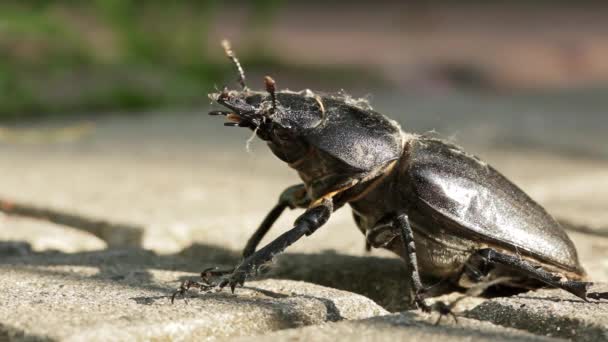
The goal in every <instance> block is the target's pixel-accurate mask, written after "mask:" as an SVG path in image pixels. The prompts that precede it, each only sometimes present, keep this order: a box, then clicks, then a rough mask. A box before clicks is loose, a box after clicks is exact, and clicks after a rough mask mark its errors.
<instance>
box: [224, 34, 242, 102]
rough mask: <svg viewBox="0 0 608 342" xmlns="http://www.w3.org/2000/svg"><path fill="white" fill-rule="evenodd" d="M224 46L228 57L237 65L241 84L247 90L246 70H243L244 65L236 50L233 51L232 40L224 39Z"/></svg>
mask: <svg viewBox="0 0 608 342" xmlns="http://www.w3.org/2000/svg"><path fill="white" fill-rule="evenodd" d="M222 47H223V48H224V52H225V53H226V56H227V57H228V59H230V60H231V61H232V63H234V65H235V66H236V70H237V71H238V73H239V84H240V85H241V87H242V88H243V90H246V89H247V85H246V84H245V71H244V70H243V67H242V66H241V63H240V62H239V60H238V59H237V58H236V55H235V54H234V51H232V47H231V46H230V41H228V40H227V39H224V40H222Z"/></svg>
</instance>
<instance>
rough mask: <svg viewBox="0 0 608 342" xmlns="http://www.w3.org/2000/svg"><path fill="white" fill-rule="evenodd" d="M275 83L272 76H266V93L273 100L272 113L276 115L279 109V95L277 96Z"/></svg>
mask: <svg viewBox="0 0 608 342" xmlns="http://www.w3.org/2000/svg"><path fill="white" fill-rule="evenodd" d="M275 84H276V83H275V82H274V80H273V79H272V77H270V76H264V85H265V86H266V91H267V92H268V93H269V94H270V99H271V100H272V113H274V112H275V111H276V109H277V94H276V90H277V89H276V86H275Z"/></svg>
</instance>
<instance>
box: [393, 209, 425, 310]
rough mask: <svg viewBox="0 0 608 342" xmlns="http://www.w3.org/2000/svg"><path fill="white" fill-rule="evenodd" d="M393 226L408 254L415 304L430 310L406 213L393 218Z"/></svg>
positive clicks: (412, 233)
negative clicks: (397, 231)
mask: <svg viewBox="0 0 608 342" xmlns="http://www.w3.org/2000/svg"><path fill="white" fill-rule="evenodd" d="M393 227H394V228H396V229H398V230H399V232H400V234H401V240H402V241H403V245H404V246H405V252H406V254H407V256H408V258H407V262H408V270H409V272H410V281H411V284H412V286H413V287H414V300H415V302H416V305H417V306H418V307H419V308H420V309H422V311H425V312H430V311H431V307H430V306H429V305H428V304H427V303H426V300H425V299H424V296H422V292H423V291H424V286H423V285H422V281H421V280H420V272H418V259H417V257H416V244H415V243H414V232H413V230H412V226H411V225H410V220H409V218H408V216H407V215H406V214H400V215H398V216H397V217H395V219H394V220H393Z"/></svg>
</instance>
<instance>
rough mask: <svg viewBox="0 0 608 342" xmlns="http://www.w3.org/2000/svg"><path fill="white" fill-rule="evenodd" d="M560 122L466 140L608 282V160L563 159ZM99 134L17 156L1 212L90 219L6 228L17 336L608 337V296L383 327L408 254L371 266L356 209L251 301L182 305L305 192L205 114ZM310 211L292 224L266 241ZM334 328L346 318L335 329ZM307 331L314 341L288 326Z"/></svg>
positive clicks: (33, 147) (403, 299)
mask: <svg viewBox="0 0 608 342" xmlns="http://www.w3.org/2000/svg"><path fill="white" fill-rule="evenodd" d="M382 105H384V106H389V107H390V104H389V103H387V102H384V104H382V103H381V106H382ZM427 110H430V109H427ZM446 110H447V109H446ZM423 112H424V111H423ZM408 115H409V114H408ZM463 117H466V115H465V114H463ZM398 118H399V120H400V121H402V122H403V121H405V120H406V119H407V117H403V116H402V117H398ZM487 120H490V119H487ZM601 120H604V119H601ZM453 121H458V120H456V119H454V120H453ZM497 122H500V119H497ZM544 122H547V123H548V124H547V125H548V127H546V128H545V131H544V133H543V134H544V135H542V136H541V137H535V139H540V141H542V143H541V144H532V145H531V146H528V145H526V146H519V147H515V146H513V145H510V144H508V143H505V144H495V143H493V142H492V140H491V139H490V138H488V137H485V138H484V135H483V134H477V135H475V134H471V135H469V134H464V136H465V137H466V138H464V139H463V140H462V141H461V142H462V144H463V145H465V147H466V148H467V149H468V150H470V151H472V152H474V153H476V154H478V155H480V156H482V157H483V158H484V159H486V160H487V161H488V162H490V163H491V164H493V165H494V166H495V167H496V168H497V169H499V170H501V171H503V172H504V173H505V174H506V175H507V176H508V177H510V178H511V179H513V180H514V181H515V182H516V183H517V184H519V185H520V186H521V187H522V188H523V189H525V190H526V191H527V192H529V193H530V195H531V196H532V197H534V198H536V199H537V200H538V201H539V202H540V203H542V204H543V205H545V206H546V207H547V208H548V210H549V211H550V212H551V213H552V214H554V215H555V216H556V217H558V218H559V219H561V220H563V221H564V222H568V224H569V226H570V228H571V230H569V234H570V236H571V237H572V239H573V241H574V242H575V244H576V246H577V248H578V251H579V254H580V257H581V261H582V263H583V265H584V266H585V268H586V269H587V271H588V273H589V276H590V278H591V279H592V280H594V281H597V282H600V283H601V282H608V237H607V236H608V217H607V216H606V210H605V209H606V207H605V205H606V203H608V192H607V191H606V189H608V187H606V185H607V184H608V160H606V159H604V158H603V154H602V153H605V151H599V152H598V151H595V150H589V151H587V152H588V153H587V152H586V153H581V154H577V153H573V152H572V151H567V152H564V153H557V152H556V151H560V148H561V147H560V146H562V145H560V144H561V142H560V143H558V144H553V145H551V144H552V140H551V136H550V135H551V134H550V132H551V130H550V128H551V123H552V122H553V121H552V120H551V118H550V117H548V118H546V121H544ZM92 123H93V125H94V130H93V131H92V132H91V134H90V135H87V136H84V137H82V138H80V139H79V140H78V141H75V142H72V143H65V142H64V143H61V142H57V143H56V142H53V141H48V142H45V143H39V144H8V143H0V155H1V156H2V159H1V161H0V162H1V169H0V175H1V177H0V199H9V200H11V201H15V202H18V203H27V204H32V205H35V206H37V207H40V208H52V209H53V210H58V211H61V212H63V213H65V214H69V215H73V217H77V218H78V217H81V218H86V219H87V220H89V221H86V222H89V223H90V224H89V223H87V224H82V222H85V221H83V220H80V221H78V220H77V222H80V223H81V224H74V225H73V226H72V227H67V226H65V225H63V224H61V223H62V222H58V221H57V220H53V219H52V218H49V220H50V221H53V222H54V223H53V222H50V221H49V220H39V219H38V220H34V219H28V218H22V217H16V216H7V215H3V214H0V241H1V243H0V268H1V270H0V340H1V339H2V338H9V337H10V338H13V337H14V338H15V339H17V340H20V339H34V340H45V339H48V340H90V339H98V340H120V339H122V340H127V339H139V340H149V339H159V340H185V339H221V338H224V337H230V336H231V337H237V336H250V335H256V336H265V335H264V334H268V333H271V332H273V331H277V330H284V331H280V332H276V335H275V333H273V334H271V335H267V337H269V338H276V339H278V340H286V339H296V340H297V339H304V337H310V338H311V339H312V338H319V339H326V340H327V339H333V338H334V337H335V338H338V339H349V340H350V339H355V340H356V339H363V337H364V336H371V335H374V336H380V337H378V339H379V340H382V339H389V338H400V339H406V337H407V336H412V339H414V337H418V338H425V339H431V340H440V339H444V338H451V339H454V340H476V339H481V340H483V339H486V340H489V339H497V340H520V339H541V338H544V337H545V336H547V335H550V336H554V337H564V338H572V339H580V340H601V339H602V338H606V332H607V331H608V322H607V321H606V317H605V314H606V312H607V311H606V310H607V308H608V306H607V305H608V302H607V301H606V300H604V301H603V302H602V303H595V302H594V303H581V302H580V301H578V300H574V299H573V298H572V297H571V296H569V295H567V294H564V293H561V292H559V291H553V290H551V291H544V290H543V291H537V292H532V293H524V294H521V295H519V296H516V297H512V298H498V299H491V300H477V301H472V302H469V303H465V301H463V303H462V304H463V305H462V307H460V306H459V307H458V308H457V310H456V311H458V312H460V313H461V314H463V315H467V316H468V317H469V319H461V321H462V323H461V324H459V325H454V324H453V323H451V322H450V321H449V320H444V324H445V326H444V324H442V326H440V327H434V326H432V324H430V323H429V322H431V323H432V322H434V320H435V319H436V316H434V317H426V316H425V315H421V314H420V315H419V314H416V313H411V312H407V313H403V314H402V315H401V316H399V315H397V316H390V317H377V318H374V317H376V316H382V315H385V314H387V313H388V312H389V311H392V312H394V311H402V310H405V309H409V308H411V304H410V303H409V298H408V293H409V288H408V284H407V283H406V282H405V281H403V279H404V278H405V272H404V266H403V264H402V262H401V261H400V260H398V259H396V258H395V257H394V256H393V255H391V254H390V253H387V252H384V251H381V250H374V251H372V253H371V254H367V253H365V252H364V241H363V237H362V236H361V234H360V232H358V230H357V229H356V228H355V227H354V224H353V222H352V218H351V214H350V211H349V210H348V208H344V209H342V210H340V211H338V212H337V213H336V214H335V215H334V216H333V217H332V219H331V221H330V222H329V223H328V224H327V225H326V226H325V227H323V228H322V229H320V230H319V231H318V232H316V233H315V234H314V235H312V236H310V237H306V238H304V239H303V240H302V241H300V242H298V243H297V244H295V245H294V246H293V247H292V248H290V249H289V250H288V251H287V253H285V254H284V255H282V256H281V257H278V258H276V262H275V263H274V264H273V265H272V266H273V267H271V269H270V271H269V273H267V274H265V275H264V276H263V277H262V280H259V281H255V282H253V281H252V282H249V283H247V284H246V285H247V288H245V289H240V291H238V292H237V294H236V295H231V294H229V293H220V294H207V295H198V294H197V293H196V291H191V292H189V294H188V296H189V298H188V303H189V304H185V303H184V302H183V301H182V300H178V301H177V302H176V303H175V304H174V305H170V304H169V301H168V298H167V296H168V295H169V294H170V293H172V291H174V289H175V288H176V287H177V286H178V285H179V283H180V282H181V281H182V280H184V279H186V278H196V276H197V274H198V272H200V271H201V270H202V269H204V268H206V267H211V266H219V267H226V268H228V267H232V266H234V265H235V264H236V263H237V262H238V261H239V255H240V250H241V248H242V247H243V246H244V244H245V242H246V240H247V238H248V237H249V235H250V234H251V233H252V232H253V230H254V229H255V227H256V226H257V225H258V223H259V221H260V220H261V218H262V217H263V216H264V215H265V213H266V211H267V210H268V209H269V208H270V207H271V206H272V205H273V204H274V202H275V201H276V198H277V196H278V194H279V193H280V192H281V190H282V189H283V188H285V187H286V186H288V185H291V184H295V183H297V182H298V179H297V178H296V175H295V174H294V173H293V172H292V170H290V169H289V168H287V167H285V166H284V165H283V164H282V163H281V162H279V161H278V160H276V159H275V158H274V157H273V156H271V155H270V153H269V152H268V151H267V150H266V147H265V146H264V145H263V144H262V143H259V142H254V143H253V144H252V146H251V148H252V151H251V152H247V151H246V149H245V141H246V140H247V138H248V137H249V134H250V133H249V132H244V131H243V130H239V129H230V128H224V127H222V126H221V122H219V121H218V120H214V118H208V117H207V116H206V115H204V114H201V115H199V114H194V113H183V114H171V115H167V114H163V113H156V114H151V115H147V116H142V117H132V116H131V117H125V116H119V115H116V116H107V117H104V118H98V119H95V120H93V122H92ZM66 124H67V123H65V122H45V123H40V124H38V125H33V126H32V127H34V128H36V127H45V128H46V127H61V126H63V125H66ZM427 124H429V125H430V124H432V122H431V121H428V122H426V123H421V122H418V123H416V121H415V120H414V121H413V124H412V126H413V127H414V128H416V127H418V128H425V127H426V126H425V125H427ZM561 124H563V123H561ZM587 124H588V123H587ZM445 125H446V127H447V126H449V124H448V123H445ZM460 125H461V126H460V127H464V126H465V124H464V123H462V122H461V123H460ZM558 125H559V124H558ZM598 125H599V124H598ZM410 127H411V126H410ZM469 130H470V131H471V132H473V131H475V129H474V128H469ZM480 130H481V131H483V130H484V129H480ZM598 130H599V128H598ZM556 131H559V128H556ZM461 132H462V131H461ZM465 132H469V131H466V130H465ZM443 133H444V134H445V135H448V136H449V135H451V133H452V132H451V131H447V132H443ZM521 134H522V132H521V131H518V132H517V133H513V135H508V134H507V135H504V137H507V138H508V137H510V138H509V139H512V140H516V139H515V137H517V136H518V135H521ZM577 134H579V136H580V135H581V134H584V133H581V132H579V133H577ZM590 136H591V135H590ZM507 138H505V139H506V140H505V141H507V142H508V141H511V140H509V139H507ZM590 139H596V140H598V141H599V140H600V137H599V136H593V137H591V138H590ZM547 144H548V145H547ZM547 146H549V148H547ZM604 146H605V145H604ZM577 148H585V145H578V147H577ZM597 149H598V150H601V149H602V148H601V146H599V147H598V148H597ZM596 152H597V153H596ZM297 214H298V212H297V211H292V212H288V213H286V214H285V215H284V217H282V218H281V219H280V220H279V222H278V223H277V226H276V228H274V229H273V230H272V231H271V232H270V233H269V236H268V237H267V238H266V239H264V242H268V241H270V239H272V238H273V237H275V236H277V235H278V234H280V233H281V232H283V231H284V230H285V229H287V227H289V226H290V225H291V223H292V222H293V220H294V219H295V217H296V216H297ZM72 222H73V221H72ZM86 222H85V223H86ZM100 222H102V223H100ZM63 223H65V222H63ZM454 296H456V297H457V296H458V295H457V294H455V295H452V297H450V296H448V297H446V298H455V297H454ZM465 304H466V305H465ZM522 305H523V306H522ZM467 310H468V311H467ZM370 317H371V318H370ZM368 318H369V319H368ZM361 319H364V320H361ZM351 320H354V321H351ZM479 320H484V321H490V322H492V323H495V324H498V325H505V326H512V327H515V328H517V329H519V330H520V331H519V332H518V331H515V330H513V329H505V328H502V327H499V326H496V325H492V324H491V323H488V322H479ZM334 321H340V322H335V323H331V325H319V324H325V323H326V322H334ZM306 325H314V326H315V327H311V328H310V329H308V328H301V327H303V326H306ZM291 328H297V329H296V330H285V329H291ZM557 328H559V329H560V330H557ZM521 330H527V331H529V332H531V333H532V334H533V335H531V334H526V333H523V332H521ZM572 331H574V332H572ZM260 338H263V337H260Z"/></svg>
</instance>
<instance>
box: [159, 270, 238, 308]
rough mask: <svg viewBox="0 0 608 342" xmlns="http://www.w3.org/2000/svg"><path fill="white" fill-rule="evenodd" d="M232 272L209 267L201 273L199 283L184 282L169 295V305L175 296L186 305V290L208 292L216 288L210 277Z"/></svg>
mask: <svg viewBox="0 0 608 342" xmlns="http://www.w3.org/2000/svg"><path fill="white" fill-rule="evenodd" d="M232 271H233V270H218V269H217V267H210V268H207V269H205V270H204V271H203V272H201V281H200V282H197V281H193V280H189V279H188V280H184V281H183V282H182V283H181V284H180V286H179V288H178V289H177V290H176V291H175V292H173V294H172V295H171V304H173V302H174V301H175V297H177V295H180V296H182V298H183V299H184V302H186V303H188V301H187V300H186V292H188V290H190V289H191V288H196V289H199V290H200V291H201V292H208V291H210V290H212V289H213V288H215V287H217V286H218V284H217V283H214V282H213V281H211V278H212V277H216V276H222V275H225V274H229V273H232Z"/></svg>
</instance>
